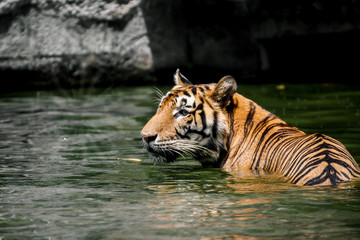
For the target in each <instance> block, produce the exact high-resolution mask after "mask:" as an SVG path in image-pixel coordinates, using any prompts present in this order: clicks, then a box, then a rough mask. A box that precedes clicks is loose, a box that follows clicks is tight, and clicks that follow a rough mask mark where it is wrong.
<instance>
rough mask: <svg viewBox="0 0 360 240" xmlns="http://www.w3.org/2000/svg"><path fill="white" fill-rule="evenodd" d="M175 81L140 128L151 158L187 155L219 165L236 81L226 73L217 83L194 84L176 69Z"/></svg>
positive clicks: (161, 159) (159, 159)
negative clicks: (153, 113) (153, 112)
mask: <svg viewBox="0 0 360 240" xmlns="http://www.w3.org/2000/svg"><path fill="white" fill-rule="evenodd" d="M174 81H175V86H174V87H173V88H172V90H170V91H169V92H168V93H167V94H166V95H165V96H163V97H162V99H161V101H160V104H159V107H158V109H157V112H156V114H155V115H154V116H153V117H152V118H151V119H150V120H149V122H148V123H147V124H146V125H145V126H144V128H143V129H142V131H141V136H142V138H143V143H144V146H145V148H146V149H147V150H148V152H149V154H150V158H151V159H152V160H154V161H155V162H156V163H169V162H173V161H174V160H175V159H176V158H177V157H178V156H179V155H180V156H183V155H190V156H192V157H193V158H195V159H197V160H199V161H200V163H202V164H203V165H214V166H215V165H217V164H219V161H221V156H223V153H226V152H227V149H226V141H227V138H228V135H229V130H228V129H229V123H228V113H227V109H228V107H229V105H230V103H231V100H232V97H233V95H234V94H235V93H236V88H237V85H236V82H235V80H234V79H233V78H232V77H231V76H226V77H223V78H222V79H221V80H220V81H219V82H218V83H217V84H215V83H213V84H201V85H193V84H192V83H191V82H190V81H189V80H188V79H186V78H185V77H184V76H183V75H182V74H181V73H180V71H179V70H177V71H176V73H175V75H174Z"/></svg>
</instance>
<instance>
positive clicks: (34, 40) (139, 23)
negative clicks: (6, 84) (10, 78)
mask: <svg viewBox="0 0 360 240" xmlns="http://www.w3.org/2000/svg"><path fill="white" fill-rule="evenodd" d="M119 2H120V3H118V2H108V1H96V0H82V1H81V0H77V1H76V0H31V1H23V0H5V1H3V2H2V3H1V4H0V18H1V20H0V26H1V30H0V69H7V70H8V69H12V70H28V71H40V72H43V73H46V75H47V76H50V77H51V76H52V77H56V78H62V79H66V78H67V79H69V80H71V81H72V82H76V81H77V80H79V81H80V80H84V81H86V78H92V79H95V78H98V80H99V81H101V80H102V79H101V78H112V79H116V78H119V79H122V78H123V79H124V78H126V77H127V76H131V75H133V74H136V73H137V72H139V71H142V72H146V71H149V70H151V69H152V65H153V62H152V61H153V59H152V55H151V49H150V48H149V39H148V37H147V34H146V33H147V32H146V27H145V22H144V19H143V16H142V11H141V9H140V8H139V3H140V1H137V0H130V1H119ZM109 71H110V73H111V74H113V76H109ZM111 74H110V75H111ZM105 80H106V79H105Z"/></svg>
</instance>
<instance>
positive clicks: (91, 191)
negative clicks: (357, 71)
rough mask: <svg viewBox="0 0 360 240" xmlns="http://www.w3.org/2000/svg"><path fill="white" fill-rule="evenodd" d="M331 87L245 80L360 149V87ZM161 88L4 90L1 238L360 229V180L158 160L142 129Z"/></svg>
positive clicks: (270, 104)
mask: <svg viewBox="0 0 360 240" xmlns="http://www.w3.org/2000/svg"><path fill="white" fill-rule="evenodd" d="M319 88H321V87H319V86H313V85H312V86H307V87H306V86H305V87H304V86H286V89H285V90H282V91H281V92H279V91H278V90H276V88H275V86H271V85H269V86H240V87H239V89H241V91H242V93H244V95H245V96H247V97H249V98H253V99H254V100H256V101H257V102H258V103H259V104H261V105H262V106H264V107H265V108H268V109H269V110H271V111H272V112H274V113H275V114H279V115H280V117H283V118H284V119H285V120H287V121H288V122H289V123H292V124H295V125H297V126H299V127H301V128H302V129H304V130H307V131H308V132H315V131H320V132H324V133H326V134H328V135H330V136H332V137H335V138H337V139H339V140H340V141H342V142H344V143H345V145H346V147H348V148H349V151H350V152H351V153H352V154H353V155H354V157H355V159H357V160H359V156H360V151H359V149H360V143H359V141H358V136H359V134H360V119H359V116H360V115H359V114H358V113H359V111H358V109H359V106H360V105H359V103H360V102H359V99H360V91H356V90H354V89H353V88H349V89H342V88H341V87H338V86H336V88H333V89H330V87H329V88H327V89H325V90H324V91H325V92H323V93H322V92H319V90H318V89H319ZM343 88H344V87H343ZM166 90H168V89H165V91H166ZM165 91H164V92H165ZM334 92H335V93H336V94H335V95H336V97H334ZM99 93H101V94H99ZM69 94H70V95H69ZM153 96H155V93H154V91H153V90H152V88H151V87H143V88H128V89H114V90H107V91H105V92H104V91H100V92H99V91H91V92H86V91H83V92H80V91H75V92H73V93H71V92H70V93H69V92H62V93H60V94H59V93H53V92H49V91H45V92H39V93H36V92H29V93H21V94H20V93H14V94H8V95H2V96H0V149H1V150H0V238H4V239H6V238H10V239H24V238H31V239H160V240H161V239H297V238H300V239H308V238H316V239H328V238H342V239H351V238H353V239H356V238H358V237H359V236H360V230H359V229H360V214H359V213H360V207H359V206H360V183H358V182H353V183H349V184H343V185H341V186H339V187H336V188H333V187H326V188H324V187H321V188H316V187H312V188H310V187H306V188H304V187H300V186H294V185H292V184H288V183H287V182H286V180H285V179H283V178H281V177H279V176H276V175H274V174H269V173H266V172H261V171H259V172H256V171H242V172H236V173H231V174H229V173H226V172H224V171H222V170H220V169H213V168H203V167H201V166H200V165H199V164H198V163H197V162H196V161H193V160H191V159H184V160H181V159H179V160H178V161H176V162H175V163H173V164H171V165H165V166H158V165H155V166H154V164H153V163H152V162H150V161H149V159H148V155H147V153H146V152H145V151H144V150H143V149H142V147H141V144H140V141H141V138H140V135H139V132H140V130H141V128H142V127H143V125H144V124H145V123H146V122H147V121H148V119H149V117H150V116H151V115H152V114H153V111H154V110H155V109H156V104H153V103H151V101H149V99H150V100H151V99H153ZM284 100H286V101H284ZM344 106H345V107H344ZM283 108H284V109H286V116H283V115H281V114H282V113H283ZM304 110H306V111H304ZM139 160H141V161H139Z"/></svg>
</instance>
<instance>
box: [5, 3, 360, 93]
mask: <svg viewBox="0 0 360 240" xmlns="http://www.w3.org/2000/svg"><path fill="white" fill-rule="evenodd" d="M2 3H4V4H3V5H2V6H1V7H0V76H1V84H2V89H3V90H9V89H11V90H17V89H29V88H49V87H64V88H70V87H108V86H124V85H143V84H172V82H171V81H172V75H173V74H174V72H175V70H176V69H177V68H180V69H181V71H182V72H183V74H184V75H185V76H187V77H188V78H189V79H190V80H191V81H192V82H194V83H202V82H215V81H217V80H218V79H220V78H221V77H222V76H223V75H229V74H231V75H233V76H234V77H235V78H236V79H237V81H238V82H239V83H251V84H253V83H279V82H289V83H313V82H320V83H328V82H339V83H352V84H357V81H358V79H359V77H360V73H359V67H360V63H359V56H360V44H359V43H360V4H359V1H358V0H343V1H328V0H307V1H298V0H294V1H285V0H275V1H267V0H238V1H237V0H232V1H230V0H217V1H216V0H207V1H200V0H171V1H170V0H143V1H141V0H137V1H134V0H118V1H108V0H102V1H93V0H82V1H81V0H80V1H72V0H67V1H59V0H49V1H40V0H39V1H30V0H29V1H26V0H25V1H22V0H19V1H16V0H11V1H10V0H4V1H3V2H2Z"/></svg>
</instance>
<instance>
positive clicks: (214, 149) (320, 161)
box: [141, 71, 360, 185]
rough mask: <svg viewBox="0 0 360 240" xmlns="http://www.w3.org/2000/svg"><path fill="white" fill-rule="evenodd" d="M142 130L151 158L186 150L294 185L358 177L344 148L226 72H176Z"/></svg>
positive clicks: (205, 160)
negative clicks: (209, 75)
mask: <svg viewBox="0 0 360 240" xmlns="http://www.w3.org/2000/svg"><path fill="white" fill-rule="evenodd" d="M175 83H176V86H175V87H174V88H173V89H172V90H171V91H170V92H168V93H167V95H165V96H164V97H163V98H162V100H161V103H160V105H159V108H158V111H157V113H156V114H155V116H154V117H153V118H152V119H151V120H150V121H149V122H148V123H147V124H146V126H145V127H144V128H143V130H142V132H141V135H142V137H143V139H144V144H145V147H146V148H147V150H148V151H149V153H150V156H151V158H152V159H153V160H154V161H157V162H171V161H174V160H175V159H176V157H177V156H178V155H181V154H190V155H191V156H193V157H194V158H195V159H197V160H199V161H200V162H201V163H202V164H203V165H212V166H215V167H222V168H224V169H225V170H227V171H229V172H236V171H240V170H243V169H251V170H269V171H272V172H275V173H279V174H281V175H283V176H285V177H287V178H288V179H289V180H290V182H292V183H295V184H299V185H335V184H337V183H339V182H344V181H349V180H351V179H354V178H359V177H360V168H359V166H358V165H357V163H356V162H355V160H354V159H353V158H352V156H351V155H350V153H349V152H348V151H347V150H346V148H345V147H344V146H343V145H342V144H341V143H340V142H338V141H336V140H335V139H333V138H331V137H329V136H326V135H323V134H318V133H315V134H305V133H304V132H302V131H301V130H299V129H297V128H295V127H292V126H289V125H287V124H286V123H285V122H284V121H283V120H281V119H280V118H278V117H276V116H275V115H273V114H271V113H270V112H268V111H266V110H264V109H263V108H261V107H260V106H258V105H257V104H256V103H254V102H253V101H251V100H249V99H247V98H245V97H243V96H242V95H240V94H238V93H236V88H237V86H236V82H235V80H234V79H233V78H232V77H230V76H227V77H224V78H222V79H221V80H220V81H219V83H217V84H208V85H192V84H191V83H190V82H189V81H188V80H187V79H186V78H185V77H183V76H182V75H181V74H180V73H179V71H177V73H176V74H175Z"/></svg>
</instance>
